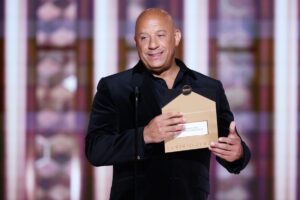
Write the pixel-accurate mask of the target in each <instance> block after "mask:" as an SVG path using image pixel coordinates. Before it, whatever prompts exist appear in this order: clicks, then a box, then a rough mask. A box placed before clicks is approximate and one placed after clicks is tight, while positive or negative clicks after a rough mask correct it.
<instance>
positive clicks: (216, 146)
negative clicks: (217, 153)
mask: <svg viewBox="0 0 300 200" xmlns="http://www.w3.org/2000/svg"><path fill="white" fill-rule="evenodd" d="M210 146H211V147H212V148H214V149H221V150H224V151H230V145H228V144H227V143H220V142H216V143H215V142H212V143H211V145H210Z"/></svg>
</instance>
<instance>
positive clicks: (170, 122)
mask: <svg viewBox="0 0 300 200" xmlns="http://www.w3.org/2000/svg"><path fill="white" fill-rule="evenodd" d="M184 123H185V120H184V118H183V114H182V113H180V112H170V113H164V114H161V115H158V116H156V117H155V118H153V119H152V120H151V121H150V122H149V123H148V125H147V126H145V128H144V140H145V143H146V144H149V143H159V142H162V141H164V140H166V139H169V138H174V137H176V136H177V135H178V134H180V133H181V131H183V130H184Z"/></svg>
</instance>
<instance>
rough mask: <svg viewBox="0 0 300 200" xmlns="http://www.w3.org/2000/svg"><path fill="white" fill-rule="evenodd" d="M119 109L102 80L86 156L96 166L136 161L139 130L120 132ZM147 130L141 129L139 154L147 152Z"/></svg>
mask: <svg viewBox="0 0 300 200" xmlns="http://www.w3.org/2000/svg"><path fill="white" fill-rule="evenodd" d="M118 115H119V113H118V109H117V106H116V105H115V102H114V99H112V97H111V91H109V89H108V87H107V84H106V81H105V78H104V79H101V80H100V82H99V84H98V86H97V92H96V95H95V97H94V100H93V104H92V110H91V114H90V121H89V125H88V130H87V135H86V138H85V154H86V157H87V159H88V160H89V162H90V163H91V164H93V165H95V166H101V165H112V164H116V163H120V162H126V161H130V160H134V159H135V129H134V128H133V129H128V130H124V131H120V130H119V121H118ZM143 129H144V128H143V127H138V128H137V131H138V153H139V155H140V157H143V155H144V150H145V149H146V148H145V147H146V146H147V145H145V142H144V138H143Z"/></svg>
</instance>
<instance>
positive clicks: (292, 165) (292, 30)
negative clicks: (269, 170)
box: [274, 0, 298, 200]
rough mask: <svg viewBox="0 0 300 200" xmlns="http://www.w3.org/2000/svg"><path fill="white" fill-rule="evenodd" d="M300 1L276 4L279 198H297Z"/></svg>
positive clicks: (276, 190) (276, 103)
mask: <svg viewBox="0 0 300 200" xmlns="http://www.w3.org/2000/svg"><path fill="white" fill-rule="evenodd" d="M297 4H298V1H297V0H286V1H282V0H276V1H275V122H274V126H275V127H274V128H275V143H274V151H275V174H274V176H275V188H274V191H275V195H274V196H275V197H276V199H277V200H281V199H287V200H294V199H296V195H297V192H296V180H297V179H296V178H297V141H298V140H297V107H298V106H297V96H298V90H297V84H298V77H297V75H298V66H297V64H298V57H297V56H298V32H297V23H298V22H297V18H298V13H297V9H298V5H297Z"/></svg>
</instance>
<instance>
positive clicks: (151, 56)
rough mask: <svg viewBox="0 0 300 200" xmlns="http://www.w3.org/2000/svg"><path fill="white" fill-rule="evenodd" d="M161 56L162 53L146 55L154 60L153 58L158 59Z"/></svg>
mask: <svg viewBox="0 0 300 200" xmlns="http://www.w3.org/2000/svg"><path fill="white" fill-rule="evenodd" d="M162 54H163V51H161V52H158V53H148V56H149V57H150V58H153V59H155V58H159V57H160V56H161V55H162Z"/></svg>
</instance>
